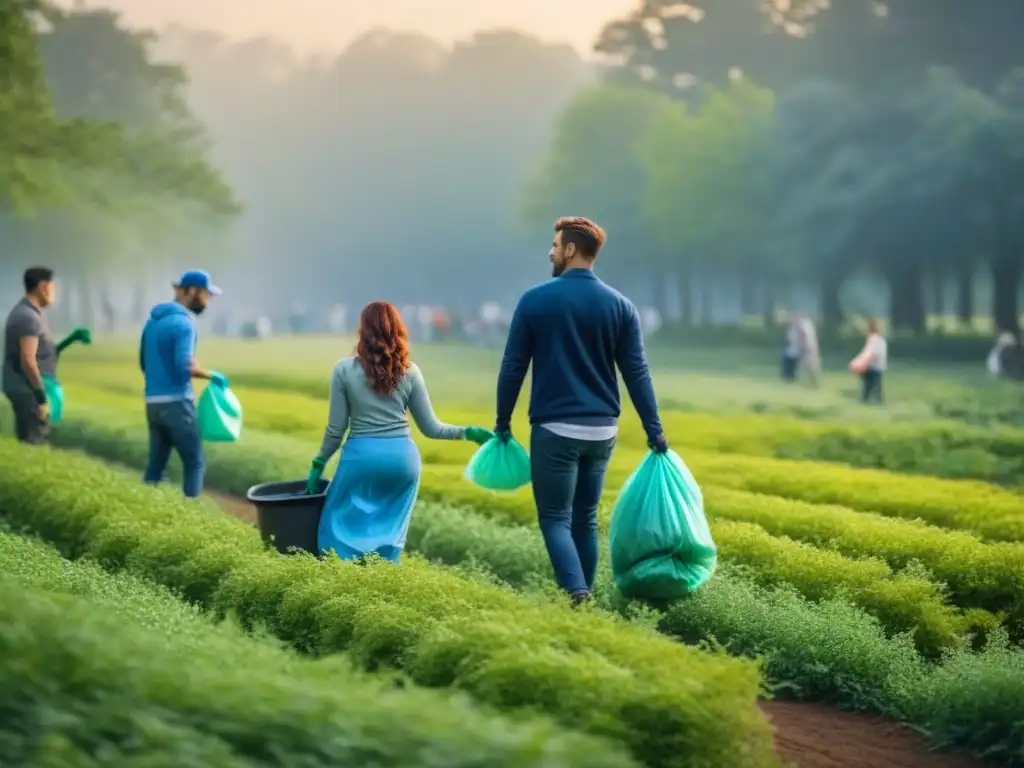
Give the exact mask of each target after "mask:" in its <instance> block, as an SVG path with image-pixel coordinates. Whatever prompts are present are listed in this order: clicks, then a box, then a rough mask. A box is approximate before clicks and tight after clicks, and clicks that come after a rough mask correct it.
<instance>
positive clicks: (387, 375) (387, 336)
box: [356, 301, 412, 395]
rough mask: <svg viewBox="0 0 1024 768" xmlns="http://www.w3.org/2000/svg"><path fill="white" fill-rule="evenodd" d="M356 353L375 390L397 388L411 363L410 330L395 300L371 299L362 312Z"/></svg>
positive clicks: (385, 392) (382, 390)
mask: <svg viewBox="0 0 1024 768" xmlns="http://www.w3.org/2000/svg"><path fill="white" fill-rule="evenodd" d="M356 355H357V356H358V357H359V362H360V363H362V366H363V370H364V371H366V377H367V378H368V379H369V380H370V385H371V386H372V387H373V391H374V392H377V393H378V394H381V395H389V394H391V393H392V392H394V390H395V388H396V387H397V386H398V382H400V381H401V380H402V377H403V376H405V372H406V371H408V370H409V367H410V366H411V365H412V363H411V362H410V361H409V330H408V329H407V328H406V327H405V322H404V321H403V320H402V316H401V315H400V314H399V312H398V310H397V309H396V308H395V306H394V305H393V304H389V303H388V302H386V301H371V302H370V303H369V304H367V305H366V306H365V307H363V311H362V312H361V313H360V314H359V343H358V344H356Z"/></svg>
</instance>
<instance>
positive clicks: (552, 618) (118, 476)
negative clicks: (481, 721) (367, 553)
mask: <svg viewBox="0 0 1024 768" xmlns="http://www.w3.org/2000/svg"><path fill="white" fill-rule="evenodd" d="M0 510H3V514H4V515H5V517H6V518H7V519H8V520H9V521H10V522H11V523H12V524H14V525H21V526H26V527H28V528H29V529H31V530H33V531H36V532H38V533H39V534H40V535H42V536H44V537H45V538H47V539H48V540H50V541H52V542H54V543H56V544H57V546H58V547H59V549H60V550H61V551H62V552H65V553H67V554H70V555H72V556H81V555H85V556H89V557H92V558H94V559H96V560H97V561H98V562H100V563H101V564H103V565H104V566H105V567H107V568H109V569H111V570H127V571H129V572H131V573H134V574H137V575H141V576H144V577H146V578H149V579H152V580H154V581H156V582H158V583H162V584H164V585H166V586H168V587H171V588H172V589H175V590H178V591H180V592H182V593H183V594H186V595H188V596H189V597H190V598H191V599H193V600H195V601H197V602H201V603H202V604H204V605H206V606H208V607H210V608H211V609H213V610H214V611H216V612H218V613H220V614H222V615H228V614H232V615H237V616H238V617H239V618H240V619H241V620H242V621H243V622H244V623H245V625H246V626H250V627H265V628H267V629H269V630H270V631H271V632H273V633H274V634H276V635H277V636H278V637H280V638H282V639H284V640H287V641H288V642H290V643H292V644H293V645H295V646H296V647H299V648H301V649H304V650H307V651H310V652H312V653H314V654H328V653H335V652H338V651H347V652H348V653H349V655H350V656H351V657H352V658H353V659H355V660H357V661H358V662H359V663H361V664H362V665H363V666H365V667H366V668H369V669H376V668H388V667H392V668H397V669H400V670H403V671H404V672H405V673H406V674H408V675H409V677H410V678H411V679H412V680H413V681H414V682H417V683H419V684H421V685H424V686H428V687H452V688H458V689H461V690H464V691H466V692H467V693H469V694H471V695H472V696H473V697H474V699H476V700H477V701H478V702H481V703H484V704H489V705H493V706H495V707H497V708H499V709H505V710H513V711H520V710H528V711H536V712H541V713H547V714H549V715H551V716H552V717H554V718H555V719H556V720H558V722H559V723H560V724H561V725H563V726H565V727H568V728H571V729H574V730H580V731H583V732H587V733H590V734H592V735H596V736H603V737H609V738H612V739H614V740H616V741H619V742H622V743H624V744H626V745H627V746H628V747H629V748H630V750H631V751H632V752H633V754H634V755H635V756H636V757H637V758H639V759H641V760H643V762H645V763H646V764H648V765H650V766H654V767H655V768H658V767H660V766H709V767H710V766H752V767H753V766H770V765H774V764H776V763H777V761H776V758H775V756H774V753H773V752H772V746H771V733H770V729H769V727H768V724H767V722H766V721H765V719H764V717H763V716H762V715H761V713H760V712H759V710H758V709H757V707H756V706H755V700H756V698H757V695H758V692H759V690H760V682H759V675H758V672H757V669H756V667H755V666H754V665H753V664H750V663H749V662H745V661H741V660H738V659H730V658H727V657H725V656H723V655H719V654H709V653H706V652H702V651H699V650H697V649H695V648H689V647H686V646H682V645H680V644H678V643H673V642H671V641H670V640H668V639H667V638H663V637H660V636H659V635H656V634H654V633H652V632H649V631H645V630H643V629H640V628H634V627H630V626H628V625H625V624H622V623H618V622H615V621H614V620H612V619H611V618H610V617H608V616H606V615H604V614H602V613H600V612H587V611H583V612H580V611H574V610H572V609H571V608H570V607H569V606H568V605H567V604H554V603H551V602H549V601H543V600H539V599H537V600H527V599H525V598H523V597H520V596H517V595H515V594H514V593H512V592H509V591H507V590H503V589H501V588H499V587H495V586H490V585H487V584H482V583H479V582H475V581H471V580H468V579H466V578H462V577H460V576H458V575H456V574H454V573H451V572H449V571H445V570H442V569H438V568H436V567H434V566H431V565H429V564H427V563H426V562H424V561H421V560H417V559H415V558H408V559H407V560H406V561H405V562H404V564H403V565H402V567H394V566H393V565H390V564H387V563H383V562H371V563H369V564H368V565H366V566H360V565H358V564H354V563H343V562H341V561H339V560H336V559H334V558H329V559H327V560H325V561H323V562H321V561H318V560H316V559H314V558H312V557H282V556H279V555H276V554H275V553H272V552H268V551H265V550H263V549H262V548H261V544H260V541H259V537H258V535H257V534H256V532H255V531H254V530H252V529H251V528H249V527H248V526H245V525H244V524H242V523H240V522H237V521H234V520H230V519H227V518H223V517H217V516H213V515H209V514H205V513H204V512H203V511H202V509H201V508H199V507H197V506H196V505H194V504H190V503H189V502H187V501H185V500H178V499H173V498H171V497H170V496H169V494H167V493H163V492H161V491H157V490H154V489H151V488H146V487H143V486H141V485H136V482H135V481H134V480H132V479H127V480H126V478H125V477H124V475H123V473H120V472H117V471H114V470H112V469H109V468H107V467H105V466H103V465H102V464H100V463H98V462H96V461H93V460H90V459H87V458H85V457H80V456H74V455H72V454H68V453H61V452H53V451H49V450H46V449H39V450H37V451H33V453H32V462H31V464H29V465H27V466H26V463H25V454H24V449H23V448H22V447H21V446H19V445H16V444H13V443H4V444H3V445H2V446H0Z"/></svg>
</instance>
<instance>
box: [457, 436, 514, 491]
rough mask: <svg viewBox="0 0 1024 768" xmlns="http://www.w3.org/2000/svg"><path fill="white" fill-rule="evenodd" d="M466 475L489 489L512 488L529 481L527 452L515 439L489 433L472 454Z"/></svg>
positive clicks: (510, 489) (505, 489)
mask: <svg viewBox="0 0 1024 768" xmlns="http://www.w3.org/2000/svg"><path fill="white" fill-rule="evenodd" d="M465 477H466V479H467V480H469V481H470V482H471V483H476V484H477V485H479V486H480V487H481V488H486V489H487V490H489V491H514V490H516V489H517V488H522V487H523V486H524V485H526V484H527V483H529V482H530V456H529V454H528V453H527V452H526V449H525V448H523V446H522V445H520V444H519V443H518V442H516V441H515V439H510V440H509V441H508V442H507V443H503V442H501V440H499V439H498V438H497V437H492V438H491V439H490V440H488V441H487V442H486V443H484V444H483V445H481V446H480V447H479V448H478V449H477V451H476V453H474V454H473V456H472V458H471V459H470V460H469V464H467V465H466V472H465Z"/></svg>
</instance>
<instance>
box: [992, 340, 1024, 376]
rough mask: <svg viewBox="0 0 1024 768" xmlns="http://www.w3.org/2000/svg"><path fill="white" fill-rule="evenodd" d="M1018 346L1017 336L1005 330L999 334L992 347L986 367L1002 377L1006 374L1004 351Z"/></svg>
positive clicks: (994, 374)
mask: <svg viewBox="0 0 1024 768" xmlns="http://www.w3.org/2000/svg"><path fill="white" fill-rule="evenodd" d="M1016 346H1017V338H1016V337H1015V336H1014V335H1013V334H1012V333H1009V332H1007V331H1003V332H1002V333H1000V334H999V337H998V338H997V339H996V345H995V346H994V347H992V351H991V352H989V353H988V359H987V360H986V361H985V367H986V368H988V372H989V373H990V374H991V375H993V376H1000V377H1001V376H1004V375H1005V374H1006V370H1005V366H1004V364H1003V355H1004V352H1005V351H1006V350H1007V349H1013V348H1014V347H1016Z"/></svg>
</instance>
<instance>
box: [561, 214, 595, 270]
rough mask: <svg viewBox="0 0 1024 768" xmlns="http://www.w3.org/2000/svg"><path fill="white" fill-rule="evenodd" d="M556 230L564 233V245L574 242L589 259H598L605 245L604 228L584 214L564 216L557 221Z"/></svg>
mask: <svg viewBox="0 0 1024 768" xmlns="http://www.w3.org/2000/svg"><path fill="white" fill-rule="evenodd" d="M555 232H561V233H562V245H563V246H566V245H568V244H569V243H572V244H574V245H575V246H576V249H577V250H578V251H579V252H580V253H581V254H582V255H583V256H584V257H585V258H587V259H591V260H593V259H596V258H597V254H598V253H599V252H600V250H601V246H602V245H604V242H605V240H606V236H605V234H604V230H603V229H601V227H599V226H598V225H597V224H595V223H594V222H592V221H591V220H590V219H585V218H583V217H582V216H563V217H562V218H560V219H559V220H558V221H556V222H555Z"/></svg>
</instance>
